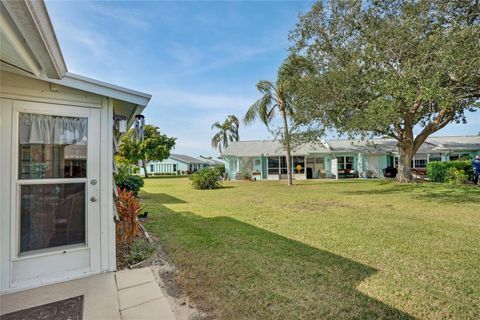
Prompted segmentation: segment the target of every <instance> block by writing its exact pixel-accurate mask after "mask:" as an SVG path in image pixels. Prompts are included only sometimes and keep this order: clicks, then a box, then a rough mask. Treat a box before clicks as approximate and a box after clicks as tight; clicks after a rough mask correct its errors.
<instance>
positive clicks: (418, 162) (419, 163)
mask: <svg viewBox="0 0 480 320" xmlns="http://www.w3.org/2000/svg"><path fill="white" fill-rule="evenodd" d="M413 162H414V163H413V168H425V167H426V166H427V162H428V161H427V155H426V154H419V155H416V156H415V157H414V158H413Z"/></svg>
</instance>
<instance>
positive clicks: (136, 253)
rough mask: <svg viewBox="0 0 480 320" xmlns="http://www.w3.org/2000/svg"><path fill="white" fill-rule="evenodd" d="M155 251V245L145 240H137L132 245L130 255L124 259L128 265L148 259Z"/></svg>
mask: <svg viewBox="0 0 480 320" xmlns="http://www.w3.org/2000/svg"><path fill="white" fill-rule="evenodd" d="M155 250H156V246H155V243H151V242H149V241H147V240H143V239H138V240H135V242H134V243H133V244H132V247H131V249H130V253H129V254H128V256H127V257H126V259H125V260H126V262H127V264H129V265H132V264H135V263H138V262H141V261H143V260H146V259H148V258H150V257H151V256H152V255H153V253H154V252H155Z"/></svg>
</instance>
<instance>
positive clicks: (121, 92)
mask: <svg viewBox="0 0 480 320" xmlns="http://www.w3.org/2000/svg"><path fill="white" fill-rule="evenodd" d="M42 80H45V81H49V82H52V83H56V84H59V85H62V86H66V87H70V88H74V89H78V90H83V91H87V92H91V93H95V94H98V95H102V96H106V97H110V98H114V99H117V100H121V101H125V102H129V103H133V104H136V105H139V106H142V107H145V106H146V105H147V104H148V102H149V101H150V99H151V98H152V96H151V95H149V94H147V93H143V92H140V91H135V90H131V89H127V88H123V87H120V86H116V85H114V84H111V83H107V82H103V81H99V80H95V79H91V78H87V77H84V76H80V75H78V74H74V73H71V72H67V73H66V74H65V76H64V77H63V78H62V79H61V80H57V79H49V78H44V79H42ZM142 110H143V108H142Z"/></svg>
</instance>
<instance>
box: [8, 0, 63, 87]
mask: <svg viewBox="0 0 480 320" xmlns="http://www.w3.org/2000/svg"><path fill="white" fill-rule="evenodd" d="M0 26H1V27H0V29H1V39H0V40H1V43H2V46H1V48H0V60H1V62H2V65H7V66H10V67H13V68H16V69H18V70H21V71H24V72H27V73H29V74H31V75H33V76H35V77H41V76H46V77H48V78H51V79H61V78H62V77H63V76H64V74H65V73H66V72H67V66H66V64H65V61H64V59H63V56H62V51H61V50H60V46H59V44H58V41H57V37H56V35H55V32H54V31H53V26H52V23H51V21H50V18H49V16H48V12H47V9H46V7H45V4H44V3H43V1H33V0H5V1H2V2H1V3H0Z"/></svg>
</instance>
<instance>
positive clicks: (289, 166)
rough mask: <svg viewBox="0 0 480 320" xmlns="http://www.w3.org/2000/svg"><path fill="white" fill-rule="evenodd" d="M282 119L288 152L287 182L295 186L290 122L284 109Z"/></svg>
mask: <svg viewBox="0 0 480 320" xmlns="http://www.w3.org/2000/svg"><path fill="white" fill-rule="evenodd" d="M281 111H282V119H283V139H284V141H285V149H286V151H287V180H288V185H289V186H291V185H292V184H293V179H292V153H291V150H290V133H289V132H288V122H287V112H286V111H285V109H284V108H283V109H282V110H281Z"/></svg>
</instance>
